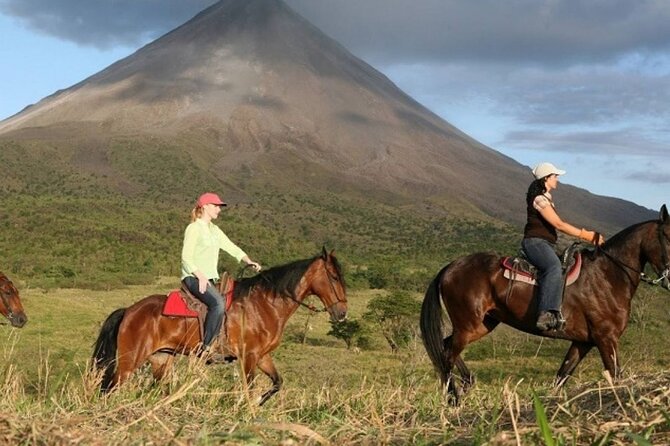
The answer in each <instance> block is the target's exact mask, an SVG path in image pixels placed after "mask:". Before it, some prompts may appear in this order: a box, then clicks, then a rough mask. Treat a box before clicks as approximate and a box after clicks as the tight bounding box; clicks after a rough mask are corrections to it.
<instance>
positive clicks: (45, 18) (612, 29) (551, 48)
mask: <svg viewBox="0 0 670 446" xmlns="http://www.w3.org/2000/svg"><path fill="white" fill-rule="evenodd" d="M286 2H287V3H288V4H289V5H290V6H292V7H293V8H294V9H295V10H296V11H298V12H299V13H300V14H302V15H303V16H305V17H306V18H307V19H308V20H310V21H312V22H313V23H314V24H315V25H316V26H318V27H319V28H321V29H323V30H324V31H325V32H326V33H327V34H329V35H330V36H331V37H333V38H335V39H336V40H338V41H339V42H341V43H342V44H344V45H345V46H346V47H347V48H349V49H350V50H352V51H353V52H354V53H355V54H357V55H358V56H360V57H364V58H366V59H367V60H372V61H373V62H375V63H381V64H383V63H388V62H389V61H392V62H393V63H397V62H398V61H404V62H412V61H435V60H449V61H455V60H480V59H486V60H489V61H515V62H528V63H540V64H566V63H568V64H569V63H576V62H579V61H584V60H591V61H592V60H611V59H614V58H617V57H619V56H620V55H621V54H625V53H629V52H650V53H653V52H656V51H661V50H666V49H668V47H669V46H670V27H668V26H667V23H668V21H670V3H667V2H659V1H655V0H637V1H630V0H607V1H593V0H563V1H556V0H507V1H504V2H503V1H499V0H478V1H470V0H421V1H414V2H407V1H406V0H337V1H332V0H286ZM213 3H214V1H212V0H188V1H185V0H96V1H90V0H59V1H53V0H0V11H1V12H2V13H4V14H6V15H10V16H14V17H17V18H19V19H21V20H22V21H24V22H25V23H26V24H27V25H28V26H30V27H32V28H34V29H36V30H39V31H41V32H44V33H47V34H50V35H54V36H57V37H59V38H63V39H67V40H70V41H73V42H76V43H79V44H83V45H92V46H96V47H102V48H108V47H111V46H114V45H119V44H123V45H136V44H138V43H140V42H144V41H146V40H147V39H152V38H155V37H157V36H159V35H161V34H163V33H165V32H167V31H169V30H170V29H172V28H174V27H175V26H177V25H179V24H180V23H182V22H184V21H186V20H188V19H189V18H190V17H192V16H193V15H195V14H196V13H197V12H199V11H200V10H202V9H204V8H205V7H207V6H209V5H211V4H213Z"/></svg>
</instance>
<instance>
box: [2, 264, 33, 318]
mask: <svg viewBox="0 0 670 446" xmlns="http://www.w3.org/2000/svg"><path fill="white" fill-rule="evenodd" d="M0 313H2V315H3V316H5V317H6V318H7V319H8V320H9V323H10V324H12V326H13V327H17V328H21V327H23V326H24V325H26V322H28V317H27V316H26V313H25V311H24V310H23V305H22V304H21V299H20V298H19V291H18V290H17V289H16V287H15V286H14V284H13V283H12V281H11V280H9V279H8V278H7V276H5V275H4V274H2V273H1V272H0Z"/></svg>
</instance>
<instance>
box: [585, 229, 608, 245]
mask: <svg viewBox="0 0 670 446" xmlns="http://www.w3.org/2000/svg"><path fill="white" fill-rule="evenodd" d="M596 237H597V238H596ZM579 238H580V239H582V240H584V241H585V242H589V243H593V244H594V245H598V246H600V245H602V244H603V243H605V237H603V236H602V235H601V234H599V233H597V232H594V231H587V230H586V229H584V228H582V230H581V231H579Z"/></svg>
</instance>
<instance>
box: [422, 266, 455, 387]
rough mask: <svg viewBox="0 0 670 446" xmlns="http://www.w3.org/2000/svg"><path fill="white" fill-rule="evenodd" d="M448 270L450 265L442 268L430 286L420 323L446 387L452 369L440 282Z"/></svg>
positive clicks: (436, 368) (429, 352)
mask: <svg viewBox="0 0 670 446" xmlns="http://www.w3.org/2000/svg"><path fill="white" fill-rule="evenodd" d="M447 268H449V265H447V266H445V267H444V268H442V270H441V271H440V272H439V273H437V276H435V278H434V279H433V281H432V282H431V283H430V285H428V289H427V290H426V296H425V297H424V298H423V304H421V321H420V326H421V334H422V338H423V345H424V347H425V348H426V352H428V357H429V358H430V360H431V362H432V363H433V366H435V370H436V371H437V373H438V374H439V375H440V380H441V381H442V384H444V385H447V383H448V382H449V378H450V375H451V372H450V369H451V367H449V366H448V364H447V356H446V350H445V347H444V338H443V336H444V335H443V334H442V331H443V327H442V306H441V305H440V281H441V279H442V275H443V274H444V272H445V271H446V270H447Z"/></svg>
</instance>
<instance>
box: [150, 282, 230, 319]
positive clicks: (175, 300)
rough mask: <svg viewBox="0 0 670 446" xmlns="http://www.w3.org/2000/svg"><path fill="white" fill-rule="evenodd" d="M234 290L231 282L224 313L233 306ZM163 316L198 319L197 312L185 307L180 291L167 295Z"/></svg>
mask: <svg viewBox="0 0 670 446" xmlns="http://www.w3.org/2000/svg"><path fill="white" fill-rule="evenodd" d="M234 290H235V282H231V285H230V288H229V289H228V292H227V293H226V311H228V310H229V309H230V306H231V305H232V304H233V291H234ZM163 314H164V315H165V316H181V317H198V312H197V311H193V310H191V309H190V308H189V307H188V305H186V301H185V300H184V296H183V295H182V293H181V291H180V290H174V291H171V292H170V293H168V295H167V299H166V300H165V305H164V306H163Z"/></svg>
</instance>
